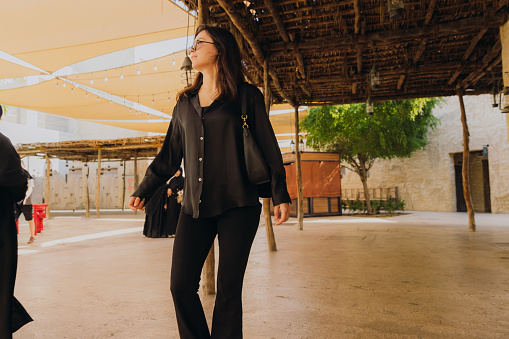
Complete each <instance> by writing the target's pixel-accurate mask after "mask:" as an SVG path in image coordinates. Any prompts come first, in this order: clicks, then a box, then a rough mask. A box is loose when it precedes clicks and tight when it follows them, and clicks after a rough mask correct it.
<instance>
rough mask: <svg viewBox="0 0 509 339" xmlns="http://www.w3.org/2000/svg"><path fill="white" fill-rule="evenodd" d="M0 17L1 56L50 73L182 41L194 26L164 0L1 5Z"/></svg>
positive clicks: (49, 0)
mask: <svg viewBox="0 0 509 339" xmlns="http://www.w3.org/2000/svg"><path fill="white" fill-rule="evenodd" d="M0 12H1V13H2V21H1V24H0V29H1V31H2V32H3V34H1V35H0V46H2V47H1V50H3V51H4V52H6V53H9V54H11V55H13V56H16V57H18V58H20V59H22V60H24V61H26V62H29V63H31V64H33V65H35V66H37V67H40V68H41V69H43V70H46V71H48V72H50V73H52V72H54V71H56V70H58V69H60V68H63V67H65V66H68V65H71V64H74V63H77V62H79V61H82V60H86V59H89V58H92V57H95V56H98V55H103V54H106V53H110V52H114V51H118V50H122V49H126V48H130V47H135V46H139V45H143V44H148V43H151V42H157V41H162V40H167V39H172V38H177V37H182V36H186V34H187V33H188V29H187V25H188V22H189V25H190V29H189V33H190V34H192V33H193V32H194V25H195V18H194V17H193V16H189V15H188V14H187V13H186V12H185V11H184V10H182V9H181V8H180V7H179V6H177V5H175V4H174V3H173V2H171V1H168V0H131V1H122V0H108V1H104V0H101V1H99V0H89V1H86V2H76V1H64V0H46V1H40V0H24V1H2V2H1V4H0ZM188 19H189V21H188ZM0 75H1V76H2V77H4V76H3V74H0ZM18 76H22V75H18Z"/></svg>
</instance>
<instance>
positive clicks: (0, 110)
mask: <svg viewBox="0 0 509 339" xmlns="http://www.w3.org/2000/svg"><path fill="white" fill-rule="evenodd" d="M3 114H4V110H3V108H2V105H0V119H1V118H2V115H3Z"/></svg>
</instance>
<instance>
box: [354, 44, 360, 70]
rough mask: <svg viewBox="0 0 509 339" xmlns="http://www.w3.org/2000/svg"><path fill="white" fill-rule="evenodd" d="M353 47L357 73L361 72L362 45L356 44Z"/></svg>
mask: <svg viewBox="0 0 509 339" xmlns="http://www.w3.org/2000/svg"><path fill="white" fill-rule="evenodd" d="M355 49H356V51H357V74H358V75H361V74H362V45H361V44H357V45H356V46H355Z"/></svg>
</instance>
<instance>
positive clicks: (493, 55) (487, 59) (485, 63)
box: [456, 40, 502, 88]
mask: <svg viewBox="0 0 509 339" xmlns="http://www.w3.org/2000/svg"><path fill="white" fill-rule="evenodd" d="M501 50H502V42H501V41H500V40H498V41H497V42H496V43H495V45H494V46H493V48H492V49H491V50H489V51H488V52H487V53H486V55H485V56H484V57H483V58H482V63H481V65H480V67H478V69H477V70H476V71H474V72H472V73H470V74H469V75H468V76H467V77H466V78H465V79H464V80H462V81H460V82H458V84H457V85H456V88H466V87H468V86H470V85H471V84H472V83H473V81H472V80H473V79H474V78H476V77H477V76H478V75H479V74H481V73H482V72H484V71H485V70H486V68H488V67H489V65H490V64H492V63H493V61H494V60H496V59H497V58H498V57H500V51H501Z"/></svg>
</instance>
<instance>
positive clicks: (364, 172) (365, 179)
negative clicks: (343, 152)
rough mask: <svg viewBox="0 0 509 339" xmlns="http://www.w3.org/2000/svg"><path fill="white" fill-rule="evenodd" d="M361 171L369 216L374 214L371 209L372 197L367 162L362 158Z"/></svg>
mask: <svg viewBox="0 0 509 339" xmlns="http://www.w3.org/2000/svg"><path fill="white" fill-rule="evenodd" d="M359 165H360V168H359V169H360V171H359V176H360V177H361V181H362V187H364V198H365V199H366V210H367V211H368V214H373V208H371V197H370V195H369V189H368V171H367V170H366V162H365V161H364V159H362V157H359Z"/></svg>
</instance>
